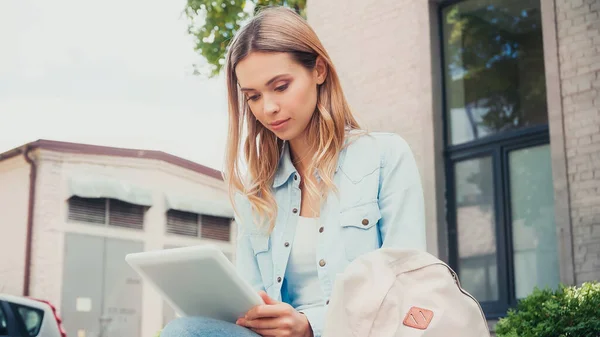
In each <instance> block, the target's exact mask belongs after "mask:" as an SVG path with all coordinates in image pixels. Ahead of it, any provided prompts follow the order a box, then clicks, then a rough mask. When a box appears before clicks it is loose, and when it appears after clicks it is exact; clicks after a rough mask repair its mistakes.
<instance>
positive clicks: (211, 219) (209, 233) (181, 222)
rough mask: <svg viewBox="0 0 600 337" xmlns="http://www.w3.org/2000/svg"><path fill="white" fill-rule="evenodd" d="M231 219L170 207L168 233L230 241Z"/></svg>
mask: <svg viewBox="0 0 600 337" xmlns="http://www.w3.org/2000/svg"><path fill="white" fill-rule="evenodd" d="M230 232H231V219H228V218H223V217H216V216H210V215H199V214H197V213H192V212H184V211H179V210H174V209H170V210H169V211H167V233H170V234H177V235H185V236H193V237H198V233H200V237H201V238H203V239H210V240H219V241H229V236H230Z"/></svg>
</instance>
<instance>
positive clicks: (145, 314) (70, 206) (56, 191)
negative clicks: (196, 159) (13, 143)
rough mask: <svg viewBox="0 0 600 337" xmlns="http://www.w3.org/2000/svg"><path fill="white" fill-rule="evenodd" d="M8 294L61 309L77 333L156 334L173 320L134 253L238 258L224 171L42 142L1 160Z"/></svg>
mask: <svg viewBox="0 0 600 337" xmlns="http://www.w3.org/2000/svg"><path fill="white" fill-rule="evenodd" d="M0 209H1V211H0V237H1V238H2V244H1V245H0V256H2V257H3V258H2V259H0V292H2V293H9V294H14V295H28V296H33V297H36V298H42V299H45V300H48V301H50V302H51V303H53V304H54V305H55V306H56V307H57V308H58V309H59V312H60V315H61V316H62V319H63V324H64V327H65V329H66V330H67V333H68V335H69V336H78V337H82V336H83V337H85V336H94V337H97V336H111V337H116V336H123V337H136V336H137V337H141V336H154V335H155V334H156V332H157V331H158V330H159V329H161V328H162V326H164V324H165V323H166V322H167V321H169V320H170V319H172V318H173V317H174V312H173V310H172V309H171V308H170V307H169V306H168V305H167V304H166V303H164V302H163V300H162V299H161V297H160V295H159V294H158V293H157V292H155V291H154V289H152V288H151V287H149V286H144V285H143V282H142V280H141V279H140V277H139V275H137V274H136V273H135V272H134V271H133V270H132V269H131V268H130V267H129V265H128V264H127V263H126V262H125V260H124V258H125V255H126V254H128V253H133V252H139V251H147V250H157V249H164V248H174V247H183V246H192V245H202V244H206V243H210V244H214V245H217V246H218V247H220V248H221V249H222V251H223V252H224V253H225V255H226V256H227V257H229V258H230V259H233V258H234V254H235V253H234V242H235V229H234V228H235V223H234V222H233V221H232V218H233V210H232V209H231V207H230V203H229V198H228V195H227V191H226V187H225V184H224V182H223V181H222V178H221V174H220V172H218V171H215V170H212V169H209V168H207V167H204V166H202V165H199V164H196V163H192V162H189V161H187V160H184V159H181V158H178V157H175V156H172V155H169V154H166V153H162V152H157V151H141V150H131V149H118V148H109V147H100V146H90V145H82V144H73V143H62V142H53V141H45V140H40V141H36V142H33V143H29V144H26V145H23V146H22V147H19V148H17V149H14V150H12V151H8V152H6V153H3V154H0Z"/></svg>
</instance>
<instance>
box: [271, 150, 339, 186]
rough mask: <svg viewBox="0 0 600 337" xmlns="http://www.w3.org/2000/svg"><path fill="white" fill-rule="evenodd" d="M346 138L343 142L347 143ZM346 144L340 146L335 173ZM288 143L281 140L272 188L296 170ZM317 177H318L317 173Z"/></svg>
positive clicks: (283, 182)
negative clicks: (342, 146)
mask: <svg viewBox="0 0 600 337" xmlns="http://www.w3.org/2000/svg"><path fill="white" fill-rule="evenodd" d="M347 142H348V139H346V141H345V143H346V144H347ZM346 148H347V147H346V146H344V148H342V151H341V152H340V155H339V157H338V162H337V165H336V167H335V172H336V173H337V171H338V170H339V169H340V167H341V166H342V164H343V162H344V158H345V156H346ZM290 151H291V150H290V145H289V142H287V141H285V142H283V145H282V149H281V155H280V156H279V166H278V167H277V172H275V178H274V179H273V188H278V187H280V186H281V185H283V184H285V183H286V182H287V181H288V180H289V179H290V177H291V176H292V174H295V173H296V172H297V170H296V167H295V166H294V163H292V155H291V152H290ZM317 179H318V174H317Z"/></svg>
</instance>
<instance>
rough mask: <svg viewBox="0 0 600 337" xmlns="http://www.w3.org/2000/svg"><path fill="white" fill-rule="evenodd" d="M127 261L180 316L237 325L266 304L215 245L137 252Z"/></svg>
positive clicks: (130, 255)
mask: <svg viewBox="0 0 600 337" xmlns="http://www.w3.org/2000/svg"><path fill="white" fill-rule="evenodd" d="M125 260H126V261H127V262H128V263H129V264H130V265H131V267H132V268H133V269H134V270H136V271H137V272H138V273H139V274H140V275H141V276H142V278H143V279H144V281H146V282H148V283H150V284H151V285H152V286H153V287H154V288H155V289H156V290H157V291H158V292H159V293H160V294H161V295H162V296H163V297H164V299H165V300H166V301H167V302H168V303H169V304H170V305H171V306H172V307H173V309H175V311H176V312H177V313H178V314H179V315H180V316H205V317H211V318H216V319H220V320H224V321H227V322H232V323H235V321H236V320H237V319H238V318H239V317H241V316H243V315H244V314H245V313H246V312H247V311H248V310H249V309H250V308H252V307H253V306H255V305H257V304H262V303H263V301H262V299H261V298H260V296H259V295H258V294H257V293H256V291H255V290H254V289H252V287H251V286H250V285H249V284H248V283H247V282H246V281H245V280H243V279H242V278H240V276H239V275H238V274H237V273H236V270H235V267H234V266H233V264H232V263H231V262H230V261H229V260H228V259H227V258H226V257H225V255H224V254H223V253H222V252H221V251H220V250H219V249H218V248H216V247H214V246H194V247H184V248H175V249H165V250H160V251H150V252H143V253H134V254H129V255H127V256H126V258H125Z"/></svg>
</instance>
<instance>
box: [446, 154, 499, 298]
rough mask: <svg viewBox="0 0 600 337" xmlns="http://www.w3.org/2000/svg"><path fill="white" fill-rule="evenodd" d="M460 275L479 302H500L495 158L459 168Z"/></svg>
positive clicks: (479, 159) (457, 215)
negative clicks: (493, 160) (493, 167)
mask: <svg viewBox="0 0 600 337" xmlns="http://www.w3.org/2000/svg"><path fill="white" fill-rule="evenodd" d="M455 184H456V206H457V209H456V224H457V230H458V260H459V261H458V272H459V274H460V280H461V283H462V285H463V287H464V288H465V289H466V290H467V291H468V292H469V293H471V294H472V295H473V296H475V298H477V299H478V300H479V301H494V300H497V299H498V296H499V294H498V267H497V257H496V222H495V220H494V214H495V213H494V200H493V196H494V187H493V179H492V159H491V158H490V157H484V158H477V159H471V160H465V161H461V162H458V163H457V164H456V165H455Z"/></svg>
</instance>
